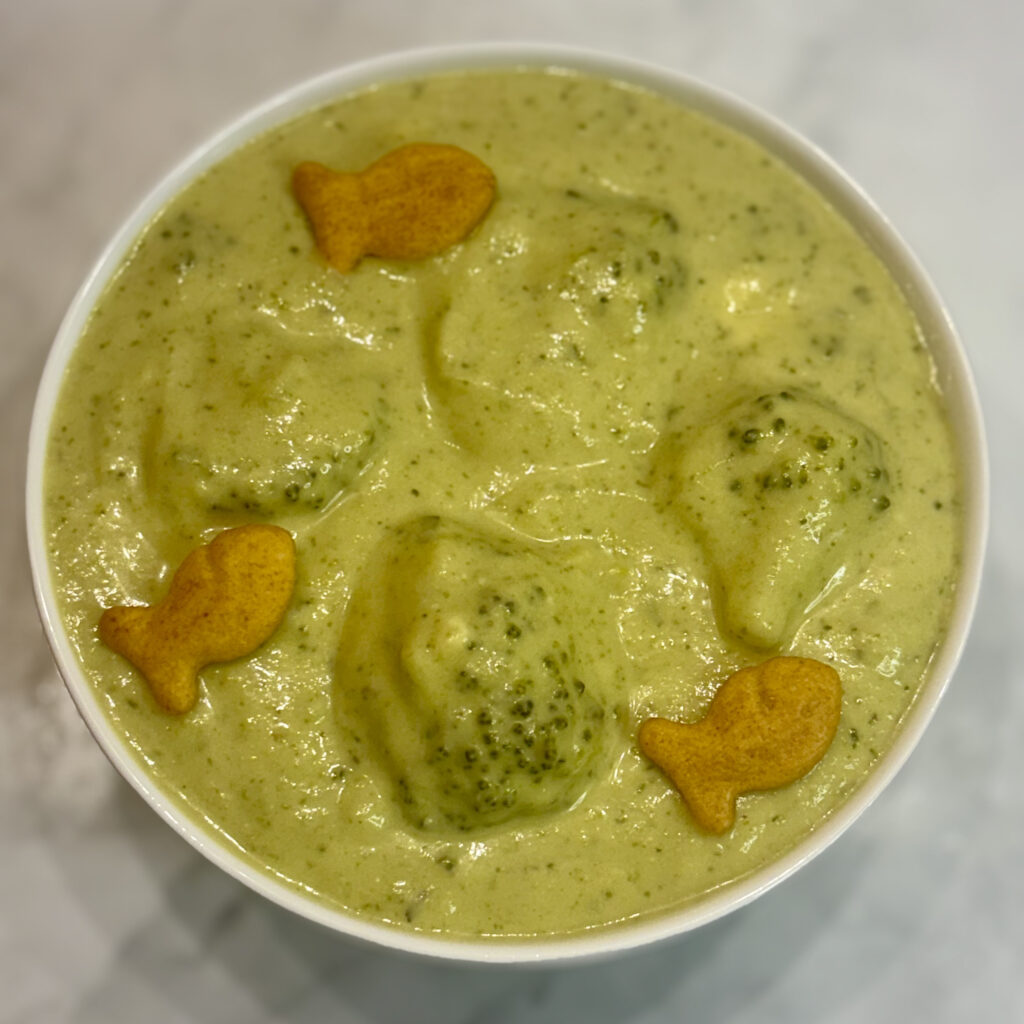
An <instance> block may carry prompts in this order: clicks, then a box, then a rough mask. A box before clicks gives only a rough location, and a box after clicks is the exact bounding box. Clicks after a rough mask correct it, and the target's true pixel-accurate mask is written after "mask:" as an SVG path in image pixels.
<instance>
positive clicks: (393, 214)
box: [292, 142, 495, 273]
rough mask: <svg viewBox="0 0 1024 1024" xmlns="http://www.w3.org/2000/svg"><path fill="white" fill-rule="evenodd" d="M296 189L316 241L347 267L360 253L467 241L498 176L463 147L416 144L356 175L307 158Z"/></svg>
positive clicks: (417, 252)
mask: <svg viewBox="0 0 1024 1024" xmlns="http://www.w3.org/2000/svg"><path fill="white" fill-rule="evenodd" d="M292 190H293V191H294V193H295V197H296V198H297V199H298V201H299V204H300V205H301V206H302V208H303V210H305V212H306V215H307V217H309V220H310V224H311V225H312V228H313V234H314V236H315V237H316V244H317V247H318V248H319V249H320V251H321V253H323V255H324V257H325V258H326V259H327V261H328V263H330V264H331V266H333V267H334V268H335V269H336V270H339V271H341V272H342V273H347V272H348V271H349V270H351V269H352V268H353V267H355V265H356V264H357V263H358V262H359V261H360V259H362V257H363V256H380V257H383V258H385V259H396V260H419V259H425V258H427V257H429V256H436V255H437V254H438V253H441V252H444V250H445V249H447V248H449V247H450V246H452V245H454V244H455V243H456V242H460V241H462V239H463V238H465V237H466V236H467V235H468V234H469V233H470V231H472V230H473V228H474V227H476V225H477V224H478V223H479V222H480V221H481V219H482V218H483V216H484V214H486V213H487V210H488V209H489V208H490V205H491V203H492V202H493V201H494V191H495V179H494V174H493V173H492V172H491V170H490V168H489V167H487V165H486V164H484V163H483V162H482V161H480V160H479V159H478V158H477V157H475V156H473V154H472V153H467V152H466V151H465V150H464V149H459V147H458V146H447V145H438V144H434V143H426V142H417V143H411V144H410V145H407V146H401V147H399V148H398V149H395V150H392V151H391V152H390V153H387V154H386V155H385V156H383V157H381V158H380V159H379V160H377V161H376V162H375V163H372V164H371V165H370V166H369V167H367V168H366V169H365V170H363V171H359V172H356V173H343V172H337V171H332V170H331V169H330V168H329V167H324V166H323V164H318V163H315V162H313V161H306V162H304V163H301V164H299V165H298V166H297V167H296V168H295V171H294V172H293V175H292Z"/></svg>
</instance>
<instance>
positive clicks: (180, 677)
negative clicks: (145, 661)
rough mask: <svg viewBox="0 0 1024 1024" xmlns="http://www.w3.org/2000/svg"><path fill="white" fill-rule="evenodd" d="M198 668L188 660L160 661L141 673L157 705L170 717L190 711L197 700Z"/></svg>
mask: <svg viewBox="0 0 1024 1024" xmlns="http://www.w3.org/2000/svg"><path fill="white" fill-rule="evenodd" d="M198 667H199V666H197V665H196V664H195V662H194V661H193V660H191V659H188V658H184V657H183V658H179V659H177V660H174V661H167V662H164V661H161V662H157V663H156V664H153V665H150V666H147V668H148V671H145V670H144V671H143V675H144V676H145V677H146V682H147V683H149V688H150V690H151V691H152V693H153V697H154V698H155V700H156V702H157V704H159V705H160V707H162V708H163V709H164V710H165V711H169V712H170V713H171V714H172V715H183V714H185V712H186V711H191V710H192V708H193V707H195V704H196V701H197V700H198V699H199V680H198V676H197V674H196V673H197V671H198Z"/></svg>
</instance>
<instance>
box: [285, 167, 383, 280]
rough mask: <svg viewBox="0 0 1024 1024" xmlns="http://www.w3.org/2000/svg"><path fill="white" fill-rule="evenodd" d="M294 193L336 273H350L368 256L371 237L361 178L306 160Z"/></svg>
mask: <svg viewBox="0 0 1024 1024" xmlns="http://www.w3.org/2000/svg"><path fill="white" fill-rule="evenodd" d="M292 192H293V193H294V195H295V198H296V199H297V200H298V201H299V205H300V206H301V207H302V209H303V211H304V212H305V214H306V217H307V218H308V219H309V223H310V226H311V227H312V229H313V235H314V237H315V239H316V244H317V248H318V249H319V250H320V252H321V253H322V254H323V255H324V257H325V258H326V259H327V262H328V263H330V264H331V266H332V267H334V269H335V270H338V271H340V272H341V273H343V274H344V273H348V271H350V270H351V269H352V268H353V267H354V266H355V265H356V264H357V263H358V262H359V261H360V259H362V257H363V256H364V255H365V254H366V252H367V249H368V245H369V238H370V221H369V217H368V215H367V211H366V204H365V200H364V195H363V187H362V183H361V181H360V178H359V175H358V174H345V173H339V172H337V171H332V170H331V169H330V168H329V167H325V166H324V165H323V164H318V163H316V162H314V161H312V160H306V161H303V162H302V163H300V164H299V165H298V166H297V167H296V168H295V170H294V171H293V172H292Z"/></svg>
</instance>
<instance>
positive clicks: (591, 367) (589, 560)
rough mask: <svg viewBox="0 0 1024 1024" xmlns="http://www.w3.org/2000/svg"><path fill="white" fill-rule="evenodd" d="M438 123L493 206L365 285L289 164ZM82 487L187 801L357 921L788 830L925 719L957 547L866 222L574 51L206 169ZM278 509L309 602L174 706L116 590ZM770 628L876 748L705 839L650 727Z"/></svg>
mask: <svg viewBox="0 0 1024 1024" xmlns="http://www.w3.org/2000/svg"><path fill="white" fill-rule="evenodd" d="M410 141H436V142H446V143H453V144H455V145H459V146H462V147H463V148H465V149H467V150H469V151H470V152H472V153H474V154H476V155H477V156H479V157H480V158H481V159H483V160H484V161H485V162H486V163H487V164H488V165H489V166H490V167H491V168H492V169H493V170H494V172H495V174H496V176H497V180H498V194H497V198H496V200H495V203H494V205H493V207H492V209H491V210H490V212H489V214H488V215H487V217H486V218H485V220H484V221H483V222H482V224H481V225H480V226H479V227H478V228H477V229H476V230H475V231H474V232H473V233H472V234H471V236H470V237H469V238H468V239H466V240H465V241H464V242H463V243H460V244H459V245H457V246H455V247H454V248H452V249H450V250H448V251H447V252H445V253H444V254H442V255H441V256H438V257H436V258H434V259H430V260H426V261H423V262H419V263H412V264H400V263H389V262H385V261H380V260H375V259H369V258H368V259H364V260H363V261H362V262H361V263H360V264H359V266H358V267H357V268H356V270H355V271H354V272H352V273H350V274H347V275H342V274H339V273H337V272H335V271H334V270H332V269H330V268H329V267H328V266H327V265H326V264H325V262H324V261H323V260H322V259H321V258H320V257H319V255H318V254H317V253H316V251H315V249H314V247H313V242H312V235H311V232H310V228H309V225H308V223H307V221H306V219H305V218H304V216H303V214H302V211H301V210H300V209H299V207H298V206H297V204H296V202H295V200H294V199H293V197H292V195H291V192H290V189H289V177H290V172H291V169H292V168H293V167H294V165H295V164H297V163H299V162H300V161H302V160H317V161H320V162H322V163H324V164H327V165H329V166H331V167H335V168H338V169H347V170H358V169H360V168H362V167H365V166H367V165H368V164H370V163H371V162H372V161H374V160H375V159H377V158H378V157H379V156H381V155H382V154H383V153H385V152H387V151H389V150H391V149H392V148H394V147H396V146H398V145H401V144H403V143H406V142H410ZM45 487H46V515H47V530H48V538H49V549H50V560H51V567H52V573H53V577H54V580H55V583H56V587H57V590H58V592H59V594H60V600H61V604H62V608H63V612H64V615H65V620H66V623H67V627H68V630H69V633H70V636H71V641H72V643H73V645H74V646H75V649H76V651H77V654H78V656H79V658H80V659H81V662H82V665H83V667H84V670H85V672H86V674H87V676H88V677H89V679H90V680H91V682H92V685H93V686H94V687H95V689H96V693H97V695H98V697H99V699H100V701H101V703H102V704H103V706H104V708H105V710H106V713H107V714H108V715H109V718H110V720H111V722H112V724H113V725H114V727H115V728H116V729H117V730H118V731H119V732H120V733H121V734H123V736H124V737H125V738H126V740H127V742H128V743H129V744H130V746H131V748H132V749H133V750H134V751H135V752H136V753H137V755H138V758H139V759H140V761H142V762H144V763H145V765H146V770H147V771H148V772H149V773H150V774H151V775H152V776H153V777H154V778H155V779H156V780H157V781H158V783H159V785H160V786H161V787H162V788H163V789H164V790H165V791H166V792H167V793H168V794H169V795H170V796H171V797H172V798H173V799H174V800H176V801H177V802H178V803H179V804H180V805H181V807H182V808H183V810H184V811H185V813H186V814H188V815H189V816H190V817H191V818H192V819H193V820H194V821H195V822H196V823H198V824H199V825H200V826H201V827H203V828H205V829H208V830H210V831H211V832H213V833H215V834H217V835H219V836H220V837H221V838H222V839H224V840H225V841H227V842H228V843H229V844H230V845H231V847H232V848H233V849H236V850H241V851H243V854H244V856H245V857H246V858H248V859H249V860H250V861H251V862H252V864H254V865H257V866H259V867H261V868H263V869H264V870H266V871H268V872H270V873H272V874H273V875H274V876H276V877H278V878H280V879H283V880H285V881H286V882H288V883H289V884H291V885H293V886H294V887H296V888H297V889H301V890H302V891H304V892H306V893H310V894H313V895H314V896H315V897H316V898H317V899H319V900H321V901H323V903H325V904H326V905H328V906H332V907H336V908H340V909H343V910H345V911H348V912H351V913H353V914H355V915H358V916H360V917H364V918H367V919H370V920H373V921H378V922H385V923H388V924H393V925H395V926H397V927H400V928H406V929H416V930H420V931H424V932H443V933H445V934H447V935H452V936H479V935H501V936H535V935H546V934H562V935H564V934H569V933H573V932H579V931H581V930H584V929H591V928H595V927H600V926H605V925H611V924H614V923H616V922H623V921H628V920H632V919H636V918H641V917H646V916H650V915H656V914H658V913H659V912H663V911H666V910H668V909H670V908H677V907H679V906H681V905H683V904H685V903H686V902H687V901H692V900H696V899H699V898H700V897H701V896H703V895H705V894H707V893H708V892H710V891H712V890H714V889H716V888H718V887H720V886H723V885H726V884H727V883H729V882H731V881H733V880H736V879H738V878H741V877H743V876H744V875H747V874H749V873H750V872H752V871H754V870H756V869H757V868H760V867H762V866H764V865H765V864H767V863H768V862H770V861H771V860H773V859H774V858H777V857H778V856H780V855H781V854H783V853H784V852H785V851H787V850H788V849H790V848H791V847H792V846H793V845H794V843H796V842H797V841H799V840H800V839H801V838H802V837H804V836H806V835H807V833H808V832H809V831H811V830H813V829H814V828H816V827H817V826H819V825H820V824H821V823H822V821H823V820H825V819H826V818H827V817H828V816H829V815H830V814H831V813H832V812H833V811H834V810H835V809H836V808H837V807H839V806H840V805H842V803H843V802H844V800H845V799H846V798H847V797H849V795H850V794H851V793H852V792H853V791H854V790H855V789H856V788H857V786H858V785H859V784H860V783H861V782H862V780H863V779H864V778H865V776H866V775H867V773H869V772H870V771H871V769H872V765H873V764H874V763H875V761H876V760H877V759H878V757H879V756H880V754H882V753H883V752H884V751H885V750H886V749H887V747H888V746H889V745H890V744H891V742H892V740H893V738H894V735H895V733H896V731H897V730H898V728H899V725H900V721H901V719H902V718H903V716H904V715H905V714H906V712H907V710H908V708H909V707H910V706H911V704H912V703H913V701H914V698H915V695H916V693H917V691H918V689H919V687H920V685H921V683H922V680H923V678H924V676H925V674H926V672H927V669H928V665H929V660H930V658H931V657H932V653H933V651H934V650H935V649H936V646H937V644H938V642H939V641H940V639H941V637H942V634H943V630H944V628H945V625H946V621H947V617H948V615H949V612H950V605H951V598H952V592H953V588H954V581H955V579H956V576H957V571H958V556H959V552H958V535H959V533H958V531H959V522H960V508H959V504H960V501H959V490H958V488H959V481H958V480H957V478H956V474H955V471H954V457H953V454H952V446H951V439H950V436H949V429H948V426H947V423H946V422H945V420H944V415H943V411H942V403H941V395H940V394H939V393H938V391H937V386H936V383H935V377H934V372H933V366H932V363H931V361H930V357H929V353H928V351H927V349H926V347H925V345H924V343H923V341H922V336H921V331H920V329H919V326H918V324H917V323H916V322H915V319H914V317H913V315H912V313H911V311H910V309H909V308H908V305H907V303H906V301H905V299H904V297H903V295H902V294H901V292H900V290H899V288H898V287H897V285H896V283H895V282H894V281H893V280H892V279H891V277H890V276H889V275H888V273H887V272H886V270H885V268H884V267H883V266H882V265H881V263H880V262H879V260H878V259H877V258H876V257H875V256H874V255H873V253H872V251H871V250H870V249H869V247H868V246H867V245H866V244H865V243H864V241H863V240H862V239H861V238H860V237H858V235H857V234H856V233H855V232H854V231H853V230H852V229H851V227H850V226H849V225H847V224H846V223H845V222H844V221H843V220H842V219H841V218H840V217H839V216H838V215H837V214H836V212H835V211H834V210H832V209H831V208H830V207H829V206H828V205H827V204H826V203H825V202H824V201H823V200H822V198H821V197H820V196H819V195H818V194H817V193H816V192H814V191H813V190H812V189H811V188H809V187H808V186H807V185H806V184H805V183H804V182H803V181H802V180H800V179H799V178H798V177H797V176H795V175H794V173H793V172H792V171H791V170H789V169H788V168H787V167H786V166H784V165H783V164H781V163H780V162H779V161H778V160H777V159H776V158H774V157H773V156H771V155H770V154H768V153H767V152H766V151H764V150H763V149H762V148H760V147H759V146H758V145H757V144H755V143H753V142H752V141H751V140H749V139H747V138H745V137H742V136H740V135H738V134H736V133H735V132H733V131H731V130H728V129H726V128H724V127H722V126H720V125H718V124H715V123H713V122H711V121H709V120H707V119H706V118H704V117H702V116H698V115H696V114H694V113H692V112H689V111H687V110H684V109H681V108H680V107H678V106H677V105H675V104H673V103H672V102H669V101H667V100H666V99H664V98H660V97H658V96H656V95H653V94H650V93H648V92H645V91H643V90H641V89H638V88H635V87H632V86H626V85H621V84H616V83H610V82H606V81H601V80H597V79H591V78H588V77H585V76H580V75H577V74H574V73H560V72H559V73H556V72H539V71H507V72H501V73H472V74H450V75H443V76H439V77H434V78H430V79H427V80H424V81H417V82H412V83H401V84H389V85H385V86H382V87H380V88H378V89H373V90H369V91H365V92H361V93H359V94H357V95H354V96H351V97H348V98H345V99H343V100H340V101H338V102H336V103H333V104H331V105H330V106H327V107H324V108H322V109H319V110H316V111H313V112H312V113H309V114H307V115H304V116H302V117H300V118H298V119H296V120H294V121H292V122H290V123H288V124H286V125H284V126H283V127H280V128H278V129H276V130H274V131H272V132H270V133H269V134H267V135H264V136H262V137H260V138H258V139H257V140H255V141H253V142H251V143H249V144H248V145H246V146H244V147H243V148H242V149H241V150H239V151H238V152H236V153H235V154H233V155H232V156H230V157H228V158H227V159H225V160H224V161H223V162H221V163H220V164H218V165H217V166H215V167H214V168H213V169H212V170H210V171H208V172H207V173H206V174H205V175H203V176H202V178H201V179H200V180H198V181H196V182H195V183H194V184H192V185H190V186H189V187H188V188H187V189H185V190H184V192H182V194H181V195H179V196H178V197H177V198H176V199H175V200H174V201H173V202H171V203H170V204H169V205H168V206H167V208H166V209H165V210H164V211H163V212H162V213H160V215H159V216H157V217H156V218H155V219H154V221H153V222H152V223H151V224H150V225H149V227H147V229H146V230H145V231H144V232H143V234H142V236H141V237H140V238H139V240H138V242H137V244H136V245H135V247H134V248H133V250H132V251H131V253H130V255H129V256H128V258H127V259H126V260H125V261H124V264H123V266H122V267H121V268H120V270H119V271H118V272H117V274H116V275H115V276H114V278H113V279H112V281H111V282H110V284H109V286H108V287H107V289H106V291H105V294H104V295H103V297H102V298H101V300H100V301H99V303H98V304H97V307H96V309H95V311H94V312H93V314H92V316H91V319H90V321H89V323H88V325H87V327H86V329H85V331H84V333H83V336H82V338H81V341H80V343H79V345H78V347H77V350H76V352H75V353H74V356H73V358H72V360H71V362H70V365H69V367H68V370H67V376H66V379H65V381H64V385H63V392H62V395H61V399H60V402H59V403H58V407H57V412H56V414H55V417H54V421H53V425H52V434H51V438H50V444H49V453H48V463H47V470H46V481H45ZM253 521H255V522H273V523H276V524H278V525H280V526H283V527H285V528H286V529H288V530H290V531H291V532H292V534H293V535H294V537H295V540H296V544H297V550H298V584H297V590H296V594H295V598H294V601H293V603H292V606H291V608H290V610H289V611H288V613H287V615H286V618H285V621H284V623H283V625H282V626H281V628H280V629H279V630H278V631H277V632H276V633H275V635H274V636H273V637H272V638H271V640H270V641H269V642H268V643H267V644H265V645H264V646H263V647H262V648H260V649H259V650H258V651H257V652H256V653H255V654H254V655H253V656H251V657H249V658H245V659H241V660H239V661H236V662H231V663H227V664H223V665H217V666H211V667H209V668H207V669H205V670H204V671H203V672H202V674H201V694H202V696H201V699H200V703H199V704H198V705H197V707H196V708H195V709H194V710H193V711H191V712H190V713H188V714H186V715H184V716H181V717H173V716H170V715H168V714H165V713H163V712H162V711H160V709H159V708H158V707H157V706H156V704H155V702H154V700H153V699H152V697H151V695H150V693H149V691H148V689H147V687H146V684H145V682H144V681H143V680H142V679H141V677H140V676H139V675H138V674H137V673H136V671H135V670H134V669H133V668H132V667H131V666H130V665H129V664H128V663H126V662H125V661H124V660H122V659H121V658H119V657H118V656H117V655H115V654H114V653H112V652H111V651H109V650H107V649H106V648H105V647H103V645H102V644H101V643H100V642H99V640H98V637H97V630H96V625H97V620H98V617H99V614H100V612H101V610H102V609H103V608H105V607H108V606H111V605H114V604H125V603H152V602H153V601H154V600H156V599H157V598H158V597H160V596H161V595H162V593H163V591H164V589H165V588H166V585H167V581H168V578H169V575H170V573H171V572H173V570H174V568H175V567H176V566H177V565H178V564H179V563H180V561H181V560H182V558H183V557H184V556H185V555H186V553H187V552H188V551H189V550H191V549H192V548H193V547H195V546H196V545H198V544H201V543H205V542H207V541H208V540H209V539H210V538H211V537H212V536H214V535H215V534H216V533H217V532H218V531H219V530H221V529H223V528H225V527H227V526H231V525H237V524H240V523H244V522H253ZM777 653H784V654H796V655H800V656H805V657H813V658H817V659H820V660H822V661H825V662H828V663H829V664H831V665H833V666H834V667H835V668H836V669H837V670H838V671H839V673H840V676H841V678H842V683H843V690H844V698H843V711H842V720H841V724H840V728H839V733H838V735H837V736H836V739H835V740H834V742H833V743H832V745H831V747H830V749H829V751H828V752H827V754H826V755H825V757H824V759H823V760H822V761H821V762H820V763H819V764H818V765H817V767H815V768H814V769H813V770H812V771H811V772H810V773H809V774H808V775H806V776H805V777H804V778H803V779H801V780H800V781H798V782H796V783H794V784H792V785H790V786H787V787H785V788H782V789H779V790H774V791H771V792H765V793H755V794H749V795H746V796H744V797H742V798H741V799H740V802H739V807H738V815H737V821H736V824H735V826H734V828H733V829H732V830H731V831H730V832H729V833H727V834H725V835H722V836H711V835H707V834H705V833H703V832H701V831H700V830H699V829H697V828H696V827H695V826H694V824H693V822H692V821H691V819H690V817H689V814H688V812H687V810H686V807H685V804H684V803H683V802H682V800H681V799H680V798H679V796H678V794H677V793H676V792H675V791H674V790H673V789H672V788H671V787H670V786H669V785H668V784H667V782H666V780H665V778H664V777H663V776H662V774H661V773H660V771H658V770H657V769H656V768H654V767H653V766H652V765H650V764H649V763H647V762H646V761H645V760H644V759H643V758H642V757H641V756H640V754H639V753H638V750H637V746H636V733H637V728H638V725H639V723H640V722H641V721H642V720H643V719H644V718H646V717H648V716H650V715H661V716H664V717H670V718H676V719H678V720H681V721H694V720H696V719H699V718H700V717H701V716H702V715H703V714H704V713H705V711H706V708H707V705H708V702H709V701H710V698H711V696H712V695H713V694H714V692H715V690H716V688H717V686H718V685H719V684H720V683H721V682H722V680H723V679H724V678H726V677H727V676H728V675H729V674H730V673H731V672H733V671H735V670H736V669H737V668H739V667H742V666H744V665H749V664H753V663H756V662H758V661H761V660H764V659H765V658H767V657H770V656H772V655H773V654H777Z"/></svg>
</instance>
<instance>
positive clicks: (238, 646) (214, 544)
mask: <svg viewBox="0 0 1024 1024" xmlns="http://www.w3.org/2000/svg"><path fill="white" fill-rule="evenodd" d="M294 586H295V543H294V541H293V540H292V536H291V534H290V533H288V531H287V530H282V529H281V528H280V527H278V526H267V525H255V524H254V525H249V526H239V527H235V528H234V529H231V530H225V531H223V532H222V533H220V534H218V535H217V536H216V537H215V538H214V539H213V540H212V541H211V542H210V543H209V544H207V545H205V546H203V547H200V548H196V549H195V550H194V551H193V552H192V553H191V554H189V555H188V556H187V557H186V558H185V560H184V561H183V562H182V563H181V565H180V566H179V567H178V570H177V571H176V572H175V574H174V577H173V579H172V580H171V586H170V589H169V590H168V592H167V594H166V596H165V597H164V598H163V600H161V601H159V602H157V603H156V604H153V605H150V606H148V607H147V606H136V607H124V606H122V607H117V608H108V609H107V610H106V611H105V612H104V613H103V615H102V616H101V617H100V624H99V631H100V639H101V640H102V641H103V642H104V643H105V644H106V645H107V646H108V647H110V648H111V649H112V650H114V651H116V652H117V653H118V654H121V655H123V656H124V657H125V658H127V659H128V660H129V661H130V662H131V663H132V664H133V665H134V666H135V667H136V668H137V669H138V670H139V671H140V672H141V673H142V674H143V675H144V676H145V677H146V681H147V682H148V683H149V685H150V688H151V689H152V691H153V696H154V697H155V698H156V701H157V703H158V704H159V705H160V706H161V707H163V708H164V709H165V710H167V711H171V712H173V713H175V714H182V713H184V712H186V711H189V710H191V709H192V707H193V706H194V705H195V703H196V700H197V699H198V696H199V686H198V682H197V680H196V674H197V673H198V671H199V670H200V669H201V668H202V667H203V666H204V665H209V664H211V663H213V662H221V661H233V660H234V659H235V658H241V657H244V656H245V655H247V654H251V653H252V652H253V651H255V650H256V648H258V647H259V646H260V645H262V644H263V643H264V642H265V641H266V640H268V639H269V638H270V636H271V634H272V633H273V632H274V631H275V630H276V629H277V627H278V626H279V625H280V623H281V619H282V618H283V617H284V613H285V610H286V609H287V607H288V603H289V601H290V600H291V596H292V591H293V589H294Z"/></svg>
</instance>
